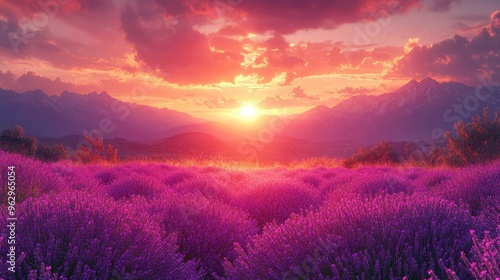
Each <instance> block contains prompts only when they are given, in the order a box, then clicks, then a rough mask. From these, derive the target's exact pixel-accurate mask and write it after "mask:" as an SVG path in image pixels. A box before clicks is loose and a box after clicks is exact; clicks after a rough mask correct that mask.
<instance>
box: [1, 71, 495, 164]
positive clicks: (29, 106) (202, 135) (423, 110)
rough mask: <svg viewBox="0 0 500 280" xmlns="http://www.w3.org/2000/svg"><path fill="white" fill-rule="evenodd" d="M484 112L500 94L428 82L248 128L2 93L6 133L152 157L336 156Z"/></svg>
mask: <svg viewBox="0 0 500 280" xmlns="http://www.w3.org/2000/svg"><path fill="white" fill-rule="evenodd" d="M485 107H489V110H490V111H491V112H494V111H500V88H499V87H481V88H474V87H471V86H467V85H464V84H461V83H456V82H446V83H439V82H437V81H435V80H433V79H431V78H426V79H424V80H422V81H420V82H418V81H416V80H412V81H410V82H408V83H407V84H406V85H404V86H402V87H401V88H399V89H397V90H395V91H393V92H389V93H385V94H381V95H377V96H373V95H356V96H352V97H351V98H349V99H347V100H345V101H343V102H341V103H339V104H338V105H336V106H333V107H331V108H329V107H326V106H318V107H315V108H312V109H311V110H309V111H306V112H304V113H302V114H299V115H295V116H262V117H260V118H259V119H258V120H256V121H255V122H254V123H252V124H247V125H245V126H242V125H239V124H224V123H218V122H212V121H207V120H203V119H199V118H195V117H193V116H191V115H189V114H186V113H181V112H177V111H174V110H169V109H165V108H163V109H159V108H155V107H150V106H145V105H138V104H134V103H128V102H122V101H119V100H118V99H115V98H113V97H111V96H110V95H108V94H107V93H106V92H102V93H99V94H98V93H95V92H93V93H89V94H86V95H81V94H76V93H70V92H67V91H66V92H63V93H62V94H61V95H60V96H50V97H49V96H48V95H47V94H45V93H44V92H42V91H40V90H36V91H30V92H25V93H16V92H14V91H10V90H2V89H0V130H1V129H4V128H8V127H13V126H15V125H18V124H19V125H21V126H22V127H24V128H25V129H26V131H27V134H29V135H34V136H39V137H45V138H47V139H57V138H61V139H63V138H64V137H65V136H68V135H82V131H83V130H87V131H91V130H93V129H98V130H101V132H103V135H104V137H105V138H108V139H113V138H120V139H119V140H116V139H115V142H116V143H117V144H119V145H122V146H124V147H128V148H130V149H129V150H131V151H132V150H133V149H136V150H141V149H143V150H148V149H150V150H151V151H149V152H148V153H147V154H151V153H154V151H155V150H156V149H161V150H164V151H166V152H167V154H173V153H177V154H182V153H183V152H191V153H193V151H207V153H208V154H211V155H218V154H224V155H235V154H238V150H240V152H239V153H240V154H241V149H242V147H243V148H244V149H246V151H250V150H253V151H252V152H255V153H256V154H260V155H261V156H262V157H265V156H266V154H267V155H273V154H274V155H279V156H282V155H285V154H287V155H290V154H294V153H295V154H301V155H304V156H306V154H309V155H314V156H320V155H328V156H335V155H346V154H351V153H352V152H354V151H355V150H356V149H357V147H359V146H370V145H374V144H377V143H379V142H381V141H384V140H387V141H392V142H413V141H416V140H429V139H431V138H433V137H435V136H436V135H438V134H439V135H440V134H441V133H442V132H443V131H447V130H452V129H453V124H454V123H455V122H456V121H460V120H464V121H468V120H470V118H471V117H472V116H473V115H478V114H482V110H483V108H485ZM276 125H278V127H279V129H275V128H276V127H277V126H276ZM68 139H72V138H71V137H70V138H66V139H65V141H69V142H71V141H70V140H68ZM130 141H132V142H133V141H135V142H141V144H137V145H136V144H133V143H131V142H130ZM197 141H201V142H203V143H197ZM48 142H54V140H50V141H48ZM144 144H147V145H148V146H147V147H146V146H144ZM212 146H213V147H212ZM131 154H134V155H135V154H137V153H135V152H131ZM271 157H272V156H271Z"/></svg>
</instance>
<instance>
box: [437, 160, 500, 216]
mask: <svg viewBox="0 0 500 280" xmlns="http://www.w3.org/2000/svg"><path fill="white" fill-rule="evenodd" d="M499 182H500V167H499V166H493V165H492V166H487V167H477V166H471V167H467V168H462V169H460V170H459V171H458V172H457V173H456V175H455V176H454V178H453V179H452V180H450V181H449V183H447V184H446V185H443V186H442V187H441V188H439V189H437V190H436V192H435V193H437V194H438V195H440V196H442V197H444V198H447V199H449V200H452V201H454V202H455V203H457V204H460V203H465V205H466V206H467V207H468V208H469V209H470V211H471V213H472V215H478V214H479V213H480V211H481V210H483V209H484V205H485V204H484V200H485V199H487V198H488V197H494V196H499V195H500V188H499V186H500V185H499Z"/></svg>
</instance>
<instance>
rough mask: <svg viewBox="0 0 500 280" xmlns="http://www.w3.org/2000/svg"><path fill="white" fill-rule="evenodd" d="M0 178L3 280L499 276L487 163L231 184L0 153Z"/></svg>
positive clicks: (257, 174)
mask: <svg viewBox="0 0 500 280" xmlns="http://www.w3.org/2000/svg"><path fill="white" fill-rule="evenodd" d="M0 166H1V167H2V170H7V166H15V170H16V180H17V188H16V209H15V211H16V215H17V216H16V217H17V221H16V229H15V230H16V246H17V247H16V250H17V255H18V259H17V261H16V262H17V263H16V266H17V267H18V269H17V270H16V274H15V278H12V277H13V274H12V273H10V272H8V270H7V266H8V259H7V254H8V250H9V248H8V247H7V242H4V241H5V240H4V241H2V242H0V244H2V247H1V251H2V258H3V259H4V260H3V261H2V264H1V266H2V267H0V271H1V275H0V277H2V278H4V279H453V278H454V277H456V278H455V279H475V278H478V279H496V277H499V276H500V271H499V265H498V264H499V258H500V255H499V252H498V248H499V246H498V245H499V244H500V239H499V238H497V237H496V236H497V233H498V228H497V226H498V225H499V224H500V199H499V195H500V162H496V163H493V164H490V165H488V166H477V167H467V168H456V169H444V168H441V169H438V168H433V169H426V168H410V167H407V168H397V167H359V168H357V169H345V168H341V167H337V168H312V169H287V168H272V169H254V170H251V169H248V170H238V169H221V168H216V167H175V166H170V165H166V164H160V163H141V162H133V163H123V164H119V165H76V164H74V163H70V162H58V163H41V162H38V161H33V160H31V159H27V158H23V157H22V156H19V155H14V154H8V153H3V152H0ZM4 173H6V171H5V172H4ZM6 178H7V177H6V174H2V184H4V185H5V184H6V180H7V179H6ZM2 191H3V192H5V191H6V189H2ZM6 197H7V196H6V195H5V193H3V194H2V198H6ZM2 204H3V206H2V207H4V208H5V209H6V208H7V201H6V199H3V201H2ZM1 217H2V223H4V224H6V223H7V218H8V215H7V211H2V216H1ZM0 233H1V235H0V238H2V239H7V238H8V236H9V228H8V227H2V228H1V229H0Z"/></svg>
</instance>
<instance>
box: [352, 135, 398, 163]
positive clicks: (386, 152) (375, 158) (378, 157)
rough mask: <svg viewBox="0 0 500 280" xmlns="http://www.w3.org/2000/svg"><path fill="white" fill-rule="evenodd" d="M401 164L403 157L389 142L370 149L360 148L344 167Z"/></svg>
mask: <svg viewBox="0 0 500 280" xmlns="http://www.w3.org/2000/svg"><path fill="white" fill-rule="evenodd" d="M399 163H401V156H400V155H399V154H398V153H397V152H396V151H395V150H394V147H393V146H391V144H389V143H388V142H385V141H384V142H382V143H380V144H378V145H375V146H373V147H371V148H370V149H366V148H360V149H359V152H358V153H357V154H355V155H353V156H351V157H349V158H347V159H346V160H344V162H343V165H344V167H347V168H352V167H355V166H359V165H376V164H383V165H396V164H399Z"/></svg>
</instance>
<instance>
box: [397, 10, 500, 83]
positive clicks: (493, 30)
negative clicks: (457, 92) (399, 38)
mask: <svg viewBox="0 0 500 280" xmlns="http://www.w3.org/2000/svg"><path fill="white" fill-rule="evenodd" d="M499 28H500V12H499V11H496V12H494V13H493V14H492V15H491V24H490V25H489V26H486V27H484V28H483V29H482V30H481V32H479V33H478V34H476V35H475V36H474V37H473V38H471V39H468V38H466V37H463V36H460V35H455V36H454V37H453V38H452V39H447V40H444V41H441V42H438V43H436V44H432V45H422V46H421V45H418V41H415V40H413V39H410V41H409V43H408V44H407V47H406V48H405V50H406V52H407V53H406V54H405V55H404V56H402V57H401V58H400V59H398V60H397V62H396V63H395V65H394V66H393V67H392V69H391V71H390V73H389V75H388V76H389V77H403V78H416V79H421V78H425V77H438V78H439V77H440V78H444V79H449V80H453V81H460V82H465V83H468V84H471V85H477V84H479V83H480V80H481V79H483V80H484V79H488V78H491V77H492V76H493V77H496V78H495V79H498V78H499V75H500V51H499V50H500V32H499V30H500V29H499ZM408 46H409V47H408ZM498 80H499V81H500V79H498Z"/></svg>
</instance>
